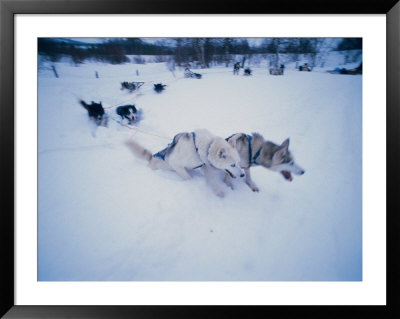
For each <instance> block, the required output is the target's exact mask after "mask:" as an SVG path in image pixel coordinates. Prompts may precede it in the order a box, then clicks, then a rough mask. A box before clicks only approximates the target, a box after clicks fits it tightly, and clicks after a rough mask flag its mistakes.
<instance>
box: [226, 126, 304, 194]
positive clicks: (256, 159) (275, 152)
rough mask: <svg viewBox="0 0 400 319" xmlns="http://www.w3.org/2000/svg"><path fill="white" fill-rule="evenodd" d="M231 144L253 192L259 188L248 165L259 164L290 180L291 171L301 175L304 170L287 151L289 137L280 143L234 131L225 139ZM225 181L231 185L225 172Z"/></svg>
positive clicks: (256, 134)
mask: <svg viewBox="0 0 400 319" xmlns="http://www.w3.org/2000/svg"><path fill="white" fill-rule="evenodd" d="M226 140H227V141H228V142H229V143H230V144H231V145H233V146H234V147H235V148H236V150H237V151H238V153H239V155H240V167H241V168H243V169H244V172H245V175H246V178H245V181H246V184H247V185H248V186H249V187H250V189H251V190H252V191H253V192H258V191H259V189H258V187H257V186H256V184H255V183H254V182H253V180H252V179H251V175H250V167H252V166H256V165H260V166H263V167H265V168H268V169H270V170H272V171H275V172H279V173H281V174H282V176H283V177H284V178H285V179H286V180H288V181H292V180H293V177H292V173H293V174H296V175H303V174H304V173H305V171H304V170H303V169H302V168H301V167H300V166H298V165H296V163H295V162H294V159H293V156H292V154H291V153H290V152H289V139H286V140H284V141H283V142H282V144H281V145H277V144H274V143H272V142H270V141H265V140H264V138H263V137H262V135H260V134H258V133H253V134H252V135H248V134H244V133H236V134H233V135H231V136H230V137H228V138H227V139H226ZM224 181H225V183H226V184H227V185H228V186H230V187H232V183H231V180H230V177H229V175H227V174H225V178H224Z"/></svg>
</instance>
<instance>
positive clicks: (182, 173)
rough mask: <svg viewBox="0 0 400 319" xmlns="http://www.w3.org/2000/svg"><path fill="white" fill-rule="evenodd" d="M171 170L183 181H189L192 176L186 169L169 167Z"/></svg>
mask: <svg viewBox="0 0 400 319" xmlns="http://www.w3.org/2000/svg"><path fill="white" fill-rule="evenodd" d="M171 168H172V169H173V170H174V171H175V172H176V173H177V174H178V175H179V176H180V177H182V178H183V179H184V180H185V181H186V180H188V179H191V178H192V176H190V174H189V172H188V171H187V169H186V168H184V167H180V166H179V167H173V166H171Z"/></svg>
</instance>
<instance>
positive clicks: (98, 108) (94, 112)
mask: <svg viewBox="0 0 400 319" xmlns="http://www.w3.org/2000/svg"><path fill="white" fill-rule="evenodd" d="M79 103H80V104H81V105H82V106H83V107H84V108H85V109H86V110H87V111H88V115H89V118H90V119H91V120H92V121H93V122H94V123H95V124H96V125H97V126H107V115H106V114H105V113H104V108H103V106H102V105H101V102H100V103H95V102H93V101H92V103H91V104H87V103H86V102H85V101H83V100H79Z"/></svg>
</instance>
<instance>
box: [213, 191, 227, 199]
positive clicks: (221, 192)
mask: <svg viewBox="0 0 400 319" xmlns="http://www.w3.org/2000/svg"><path fill="white" fill-rule="evenodd" d="M215 194H216V195H217V196H218V197H221V198H224V197H225V192H224V191H222V190H216V191H215Z"/></svg>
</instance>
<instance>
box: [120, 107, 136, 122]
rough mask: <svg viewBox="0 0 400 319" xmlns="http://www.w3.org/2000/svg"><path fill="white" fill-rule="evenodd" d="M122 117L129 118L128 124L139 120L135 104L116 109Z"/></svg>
mask: <svg viewBox="0 0 400 319" xmlns="http://www.w3.org/2000/svg"><path fill="white" fill-rule="evenodd" d="M115 111H116V112H117V114H118V115H119V116H121V119H122V120H124V119H126V120H128V124H133V123H135V122H136V121H137V118H138V117H137V115H138V111H137V109H136V107H135V105H133V104H128V105H121V106H118V107H117V108H116V110H115Z"/></svg>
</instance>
